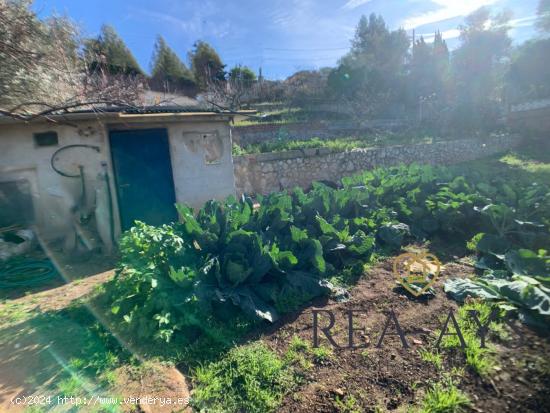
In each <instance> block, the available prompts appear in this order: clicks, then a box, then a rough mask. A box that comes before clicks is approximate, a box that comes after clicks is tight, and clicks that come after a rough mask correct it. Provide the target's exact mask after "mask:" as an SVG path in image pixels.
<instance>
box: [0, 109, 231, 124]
mask: <svg viewBox="0 0 550 413" xmlns="http://www.w3.org/2000/svg"><path fill="white" fill-rule="evenodd" d="M237 114H238V113H235V112H199V111H197V112H161V113H125V112H101V111H97V112H73V113H71V112H69V113H64V114H56V115H48V116H39V117H36V118H33V119H28V120H23V119H16V118H12V117H9V116H1V117H0V125H17V124H20V125H25V124H37V123H53V124H60V125H63V124H70V123H72V122H78V121H94V120H96V121H99V122H102V123H111V122H116V123H144V122H204V121H209V122H212V121H214V122H228V121H230V120H231V119H232V118H233V117H234V116H236V115H237Z"/></svg>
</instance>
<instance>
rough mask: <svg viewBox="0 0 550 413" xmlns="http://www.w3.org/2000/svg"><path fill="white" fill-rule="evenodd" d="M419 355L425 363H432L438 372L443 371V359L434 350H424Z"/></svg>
mask: <svg viewBox="0 0 550 413" xmlns="http://www.w3.org/2000/svg"><path fill="white" fill-rule="evenodd" d="M419 353H420V358H421V359H422V360H423V361H426V362H428V363H432V364H433V365H434V366H435V367H436V368H437V369H438V370H441V367H442V366H443V358H442V357H441V354H439V353H438V352H437V351H434V350H427V349H422V348H421V349H420V350H419Z"/></svg>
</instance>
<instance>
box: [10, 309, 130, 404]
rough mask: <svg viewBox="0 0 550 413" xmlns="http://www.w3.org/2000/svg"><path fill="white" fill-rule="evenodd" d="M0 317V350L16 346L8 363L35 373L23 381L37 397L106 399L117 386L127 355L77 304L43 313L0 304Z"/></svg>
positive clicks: (110, 335)
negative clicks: (25, 364) (23, 364)
mask: <svg viewBox="0 0 550 413" xmlns="http://www.w3.org/2000/svg"><path fill="white" fill-rule="evenodd" d="M2 313H3V315H4V317H3V323H2V325H1V326H0V346H2V347H4V348H11V347H12V346H13V343H18V347H17V348H16V350H15V351H14V352H13V354H12V355H11V357H10V362H13V363H14V366H18V365H19V363H20V361H19V360H18V359H22V358H23V357H25V358H28V359H30V360H32V362H33V363H35V364H36V365H37V366H38V367H39V368H37V369H36V371H35V372H34V373H33V374H32V375H29V376H28V377H27V379H26V385H27V386H29V388H32V389H34V390H35V391H37V392H38V393H40V394H49V395H52V397H56V396H61V397H62V396H67V397H70V396H75V397H78V396H80V397H85V396H88V395H89V394H90V392H94V393H95V392H99V393H100V394H104V395H106V396H107V395H108V394H109V393H110V391H111V388H112V386H113V385H114V384H115V382H116V381H117V373H116V369H117V368H118V367H120V366H121V365H122V364H123V363H129V362H130V354H129V353H128V352H126V351H125V350H124V349H123V348H121V347H120V345H119V344H118V343H117V342H116V340H115V339H114V338H113V336H112V334H111V333H110V331H108V330H107V329H105V328H104V327H103V326H102V325H101V324H100V323H99V322H98V321H97V320H96V318H95V317H94V316H93V314H92V313H91V312H90V311H89V309H88V308H87V307H86V306H85V305H83V304H81V303H79V304H73V305H71V306H69V307H67V308H65V309H63V310H60V311H48V312H40V311H38V310H36V309H30V308H26V306H25V305H6V304H4V305H3V307H2ZM14 368H16V367H14ZM117 409H118V407H117V408H114V407H111V408H109V409H108V410H104V411H113V412H114V411H118V410H117ZM31 411H32V410H31ZM35 411H40V410H35Z"/></svg>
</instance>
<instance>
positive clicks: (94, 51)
mask: <svg viewBox="0 0 550 413" xmlns="http://www.w3.org/2000/svg"><path fill="white" fill-rule="evenodd" d="M84 57H85V59H86V61H87V62H88V64H89V65H90V69H91V70H96V69H98V68H101V69H103V70H105V71H107V72H108V73H111V74H121V73H122V74H128V75H143V70H141V67H139V64H138V63H137V61H136V59H135V58H134V56H133V55H132V52H131V51H130V49H128V47H127V46H126V44H125V43H124V41H123V40H122V39H121V38H120V36H119V35H118V34H117V32H116V31H115V29H114V28H113V27H112V26H109V25H103V26H102V27H101V32H100V34H99V36H98V37H97V38H95V39H88V40H87V41H85V45H84Z"/></svg>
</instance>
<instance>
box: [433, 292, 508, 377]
mask: <svg viewBox="0 0 550 413" xmlns="http://www.w3.org/2000/svg"><path fill="white" fill-rule="evenodd" d="M492 309H493V306H492V305H491V304H489V303H487V302H484V301H480V300H475V301H471V302H468V303H466V304H464V305H463V306H461V307H460V308H459V309H458V311H457V313H456V314H455V317H456V321H457V323H458V326H459V327H460V331H461V333H462V337H463V338H464V342H465V344H466V348H465V349H464V350H463V351H464V355H465V360H466V364H467V365H468V366H469V367H470V368H471V369H472V370H473V371H474V372H475V373H477V374H478V375H480V376H485V375H488V374H489V373H490V372H491V371H492V370H493V368H494V367H495V366H496V361H495V358H494V353H495V350H494V346H493V345H492V344H491V343H490V341H489V336H490V335H491V333H493V334H496V335H499V336H502V335H504V334H505V331H504V328H503V326H502V325H501V324H500V323H498V322H491V323H490V324H489V334H487V336H486V338H485V344H486V347H485V348H482V347H481V344H480V343H481V342H480V338H479V337H478V335H477V331H478V325H477V324H476V323H475V321H474V320H473V319H472V318H471V316H470V315H469V313H468V312H469V311H471V310H475V311H477V312H478V319H479V321H480V322H481V324H483V325H485V323H486V322H487V320H488V318H489V315H490V314H491V311H492ZM446 317H447V315H445V317H444V318H446ZM447 332H448V333H456V332H455V330H454V326H453V325H452V322H451V321H449V325H448V330H447ZM439 334H440V332H439V331H438V332H437V336H439ZM441 348H443V349H453V348H454V349H461V343H460V339H459V337H458V336H457V335H447V336H444V337H443V339H442V341H441ZM461 351H462V350H461Z"/></svg>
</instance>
